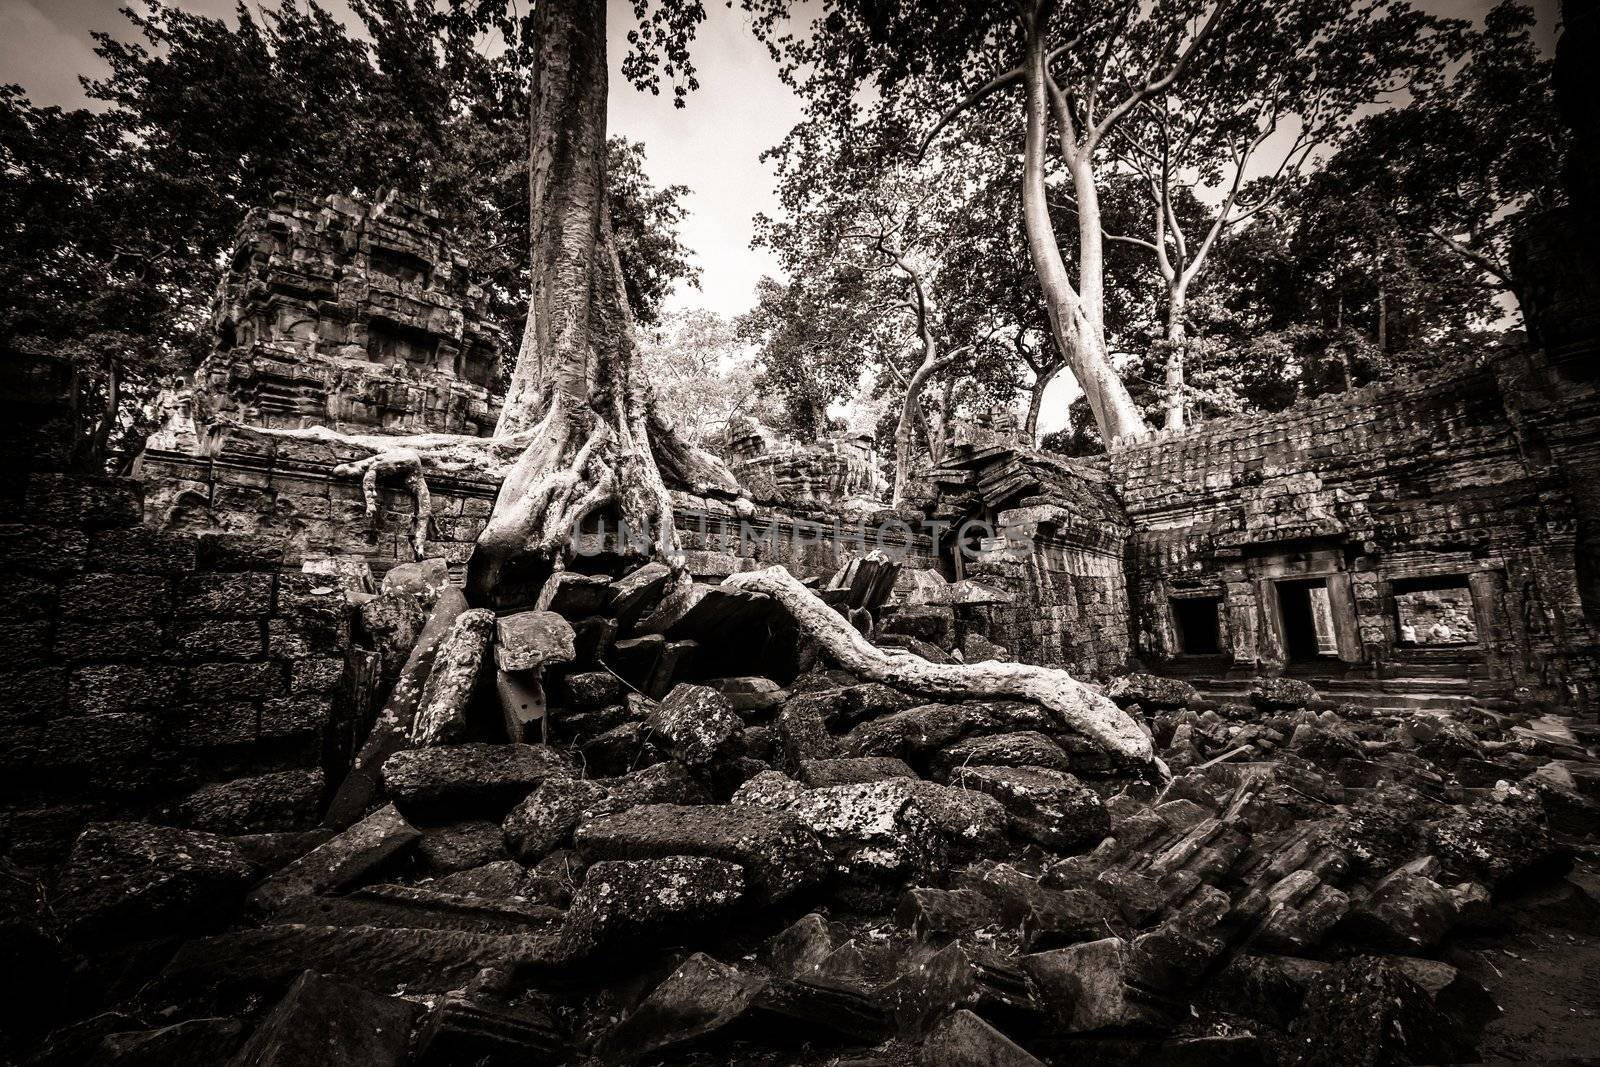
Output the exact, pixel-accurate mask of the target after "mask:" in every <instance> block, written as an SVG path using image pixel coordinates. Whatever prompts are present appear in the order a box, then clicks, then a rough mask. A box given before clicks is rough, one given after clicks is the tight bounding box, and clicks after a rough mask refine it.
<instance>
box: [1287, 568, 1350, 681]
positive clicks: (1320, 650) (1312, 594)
mask: <svg viewBox="0 0 1600 1067" xmlns="http://www.w3.org/2000/svg"><path fill="white" fill-rule="evenodd" d="M1278 615H1279V618H1280V619H1281V620H1282V622H1283V651H1284V654H1285V655H1286V656H1287V657H1288V659H1289V662H1291V663H1309V662H1315V661H1317V660H1320V659H1330V658H1333V657H1336V656H1337V655H1338V654H1339V646H1338V643H1337V641H1336V639H1335V638H1334V634H1333V611H1332V608H1331V607H1330V605H1329V602H1328V583H1327V582H1326V581H1325V580H1324V579H1321V578H1312V579H1307V580H1303V581H1293V582H1279V583H1278Z"/></svg>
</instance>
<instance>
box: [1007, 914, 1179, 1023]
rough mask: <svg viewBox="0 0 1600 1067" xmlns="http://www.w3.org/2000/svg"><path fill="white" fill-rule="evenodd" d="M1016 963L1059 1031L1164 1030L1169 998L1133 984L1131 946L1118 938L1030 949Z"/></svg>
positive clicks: (1168, 1019)
mask: <svg viewBox="0 0 1600 1067" xmlns="http://www.w3.org/2000/svg"><path fill="white" fill-rule="evenodd" d="M1020 962H1021V965H1022V967H1023V969H1024V970H1026V971H1027V972H1028V975H1029V976H1030V977H1031V978H1032V979H1033V981H1034V983H1035V984H1036V985H1037V987H1038V989H1039V991H1040V994H1041V996H1042V1001H1043V1003H1044V1004H1045V1005H1046V1006H1047V1007H1048V1008H1049V1009H1050V1011H1051V1013H1052V1015H1053V1017H1054V1019H1055V1022H1056V1024H1057V1025H1058V1026H1059V1027H1060V1028H1061V1030H1062V1031H1063V1032H1065V1033H1069V1034H1081V1033H1088V1032H1091V1031H1095V1030H1104V1029H1108V1028H1111V1027H1116V1028H1119V1029H1127V1030H1164V1029H1166V1028H1167V1027H1169V1026H1170V1025H1171V1024H1172V1022H1173V1019H1174V1014H1173V1012H1174V1005H1173V1003H1172V1002H1171V1001H1169V1000H1167V999H1166V998H1164V997H1160V996H1157V995H1155V994H1153V993H1151V992H1149V991H1147V990H1145V989H1144V988H1142V987H1141V986H1139V985H1138V984H1137V976H1138V973H1139V972H1138V960H1137V959H1136V958H1135V954H1134V949H1133V945H1132V943H1130V942H1128V941H1124V940H1123V939H1122V938H1120V937H1107V938H1101V939H1100V940H1098V941H1088V942H1085V943H1083V944H1081V945H1071V946H1068V947H1067V948H1058V949H1052V950H1051V951H1049V952H1036V953H1033V954H1032V955H1028V956H1023V957H1022V959H1021V961H1020Z"/></svg>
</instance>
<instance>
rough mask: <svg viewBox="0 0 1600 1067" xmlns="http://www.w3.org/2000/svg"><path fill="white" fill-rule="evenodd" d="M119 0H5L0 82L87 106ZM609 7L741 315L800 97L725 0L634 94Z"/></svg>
mask: <svg viewBox="0 0 1600 1067" xmlns="http://www.w3.org/2000/svg"><path fill="white" fill-rule="evenodd" d="M929 2H937V0H929ZM1557 2H1558V0H1535V2H1534V6H1535V8H1536V9H1537V10H1538V12H1539V16H1540V23H1541V25H1540V31H1541V38H1542V40H1543V41H1544V43H1546V44H1547V45H1548V44H1549V42H1551V41H1553V39H1554V34H1555V25H1556V15H1555V12H1556V7H1557ZM123 3H124V0H0V83H13V82H14V83H17V84H20V85H22V86H23V88H25V89H26V90H27V91H28V93H29V95H30V96H31V98H32V99H33V101H34V102H35V103H37V104H59V105H62V106H64V107H74V106H79V105H81V104H83V103H84V102H85V101H84V96H83V93H82V90H81V88H80V86H79V84H78V77H79V76H80V75H83V74H89V75H95V74H99V73H101V72H102V71H103V70H104V67H103V65H102V64H101V63H100V62H99V60H98V59H97V57H96V56H95V55H94V52H93V42H92V41H91V40H90V37H89V33H90V31H92V30H111V31H113V32H116V33H118V34H119V35H121V34H124V33H125V32H126V26H127V24H126V22H125V20H123V19H122V18H121V16H119V15H118V14H117V8H118V7H119V6H121V5H122V4H123ZM609 3H610V16H609V17H610V26H609V28H610V37H611V42H610V45H611V47H610V55H611V62H612V69H613V76H612V92H611V97H610V128H611V131H612V132H613V133H620V134H623V135H624V136H627V137H630V138H633V139H635V140H640V141H643V142H644V143H645V146H646V149H647V152H648V166H649V172H650V176H651V178H652V179H653V180H654V181H655V182H656V183H658V184H682V185H686V186H688V187H689V188H690V189H691V190H693V193H692V195H691V196H690V198H689V201H688V206H689V209H690V212H691V214H690V215H689V217H688V219H686V220H685V221H684V223H683V227H682V233H683V238H684V241H685V243H686V244H688V246H689V247H690V248H692V249H694V251H695V253H696V258H697V261H698V263H699V265H700V267H701V270H702V280H701V289H700V290H698V291H696V290H692V289H689V290H684V289H680V291H679V293H678V294H677V296H676V298H675V300H674V302H673V303H674V305H675V306H678V307H696V306H699V307H706V308H709V309H711V310H713V311H717V312H720V313H721V314H724V315H730V316H731V315H736V314H738V313H740V312H742V311H744V310H746V309H747V308H749V306H750V304H751V302H752V293H753V291H754V288H755V284H756V281H757V279H759V278H760V276H761V275H762V274H764V273H765V274H773V273H777V266H776V264H775V262H774V261H773V259H772V257H771V256H769V255H767V254H766V253H764V252H760V251H756V250H754V249H752V248H750V236H751V232H752V226H751V217H752V216H753V215H755V214H756V213H757V212H761V211H768V212H771V211H774V210H775V209H776V206H775V200H774V197H773V188H772V186H773V182H772V176H771V174H770V173H769V171H768V169H767V168H766V167H765V166H764V165H763V164H762V163H761V162H760V161H759V159H758V158H757V157H758V156H759V155H760V153H761V151H762V150H763V149H766V148H768V147H770V146H772V145H773V144H776V143H777V142H778V141H779V140H780V139H782V137H783V135H784V134H785V133H786V132H788V130H789V128H790V127H791V126H793V125H794V123H795V122H796V121H797V120H798V119H799V117H800V108H799V105H798V102H797V101H796V100H795V99H794V97H793V96H792V95H791V94H790V93H789V92H788V90H787V89H786V88H785V87H784V86H783V85H782V83H780V82H779V80H778V76H777V71H776V68H775V66H774V64H773V63H772V60H771V57H770V56H769V55H768V54H767V51H766V49H765V48H764V47H763V46H762V45H760V44H759V43H757V41H756V40H755V38H754V36H753V35H752V34H751V33H750V31H749V29H748V27H747V26H746V25H745V21H744V16H743V15H742V13H740V12H738V11H737V10H732V11H730V10H728V9H727V8H726V7H725V6H724V5H723V4H722V3H721V2H718V0H710V2H708V3H707V4H706V8H707V12H708V17H707V21H706V24H705V25H704V26H702V27H701V30H700V33H699V36H698V38H697V40H696V44H695V51H694V59H695V64H696V66H697V67H698V68H699V80H700V90H699V92H696V93H693V94H691V95H690V96H689V100H688V107H686V108H682V109H678V108H674V107H673V106H672V100H671V97H670V94H666V95H663V96H660V97H651V96H648V95H645V94H641V93H636V92H634V91H633V90H632V89H631V88H630V87H629V86H628V85H627V84H626V83H625V82H624V81H623V80H622V79H621V77H620V75H618V74H616V73H615V71H616V67H617V65H618V64H619V63H620V62H621V58H622V55H623V53H624V51H625V49H626V42H625V41H624V40H623V37H624V35H625V34H626V32H627V28H628V22H629V21H630V20H631V16H632V12H631V7H632V4H631V2H630V0H609ZM322 5H323V6H324V7H326V8H328V9H329V10H331V11H334V12H336V13H339V14H343V15H348V9H347V8H345V6H344V3H343V0H322ZM178 6H180V7H183V8H185V9H188V10H191V11H197V12H203V13H205V14H210V15H217V16H226V17H230V18H231V16H232V14H233V11H234V7H235V4H234V0H181V2H180V3H179V5H178ZM273 6H275V4H274V5H273ZM736 6H737V5H736ZM1418 6H1420V7H1422V8H1424V9H1426V10H1429V11H1432V12H1435V13H1437V14H1441V15H1450V16H1455V17H1461V18H1472V19H1481V17H1482V15H1483V13H1484V12H1486V11H1487V10H1488V9H1489V8H1490V7H1492V6H1493V0H1420V2H1419V4H1418ZM1067 377H1068V376H1066V375H1063V376H1062V377H1061V378H1059V379H1057V382H1056V383H1054V385H1053V387H1052V389H1051V390H1050V393H1048V394H1047V395H1046V404H1045V410H1046V412H1048V413H1049V414H1048V416H1047V417H1046V418H1045V419H1044V420H1043V428H1044V429H1047V430H1048V429H1054V428H1057V427H1058V426H1059V425H1061V423H1062V421H1063V419H1062V417H1061V414H1060V413H1062V412H1063V411H1064V408H1065V404H1066V401H1067V398H1068V393H1069V391H1070V392H1075V390H1074V389H1072V388H1071V386H1070V384H1069V382H1068V381H1067ZM1052 394H1054V395H1052Z"/></svg>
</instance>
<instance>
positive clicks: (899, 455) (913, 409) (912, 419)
mask: <svg viewBox="0 0 1600 1067" xmlns="http://www.w3.org/2000/svg"><path fill="white" fill-rule="evenodd" d="M937 353H938V349H937V348H936V347H935V346H934V342H933V340H932V338H931V337H929V336H927V335H924V337H923V342H922V363H921V365H920V366H918V367H917V369H916V370H915V371H913V372H912V374H911V378H910V380H909V381H907V382H906V395H905V399H904V400H902V401H901V403H900V421H899V422H897V423H896V424H895V428H894V488H893V490H892V492H891V493H890V498H889V499H890V503H891V504H893V505H894V506H895V507H899V506H900V503H901V501H903V500H905V496H906V485H907V483H908V482H910V480H911V453H912V451H913V446H914V443H915V442H914V438H915V436H916V434H915V429H916V424H917V422H918V420H919V419H920V418H921V415H922V408H921V404H920V398H921V396H922V390H923V387H924V386H926V385H927V384H928V379H930V378H932V377H933V376H934V375H935V374H937V373H938V372H939V371H940V370H941V369H942V368H943V367H944V361H942V360H940V359H939V358H938V354H937ZM923 432H924V433H925V434H926V433H927V427H926V424H924V429H923ZM928 447H929V449H930V450H934V451H936V450H937V448H938V445H937V443H936V442H935V441H934V440H933V438H932V437H931V436H929V438H928ZM934 458H935V459H936V460H937V458H938V457H937V455H935V457H934Z"/></svg>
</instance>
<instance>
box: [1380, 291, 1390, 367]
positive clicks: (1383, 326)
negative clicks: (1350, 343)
mask: <svg viewBox="0 0 1600 1067" xmlns="http://www.w3.org/2000/svg"><path fill="white" fill-rule="evenodd" d="M1388 354H1389V294H1388V293H1387V292H1386V291H1385V290H1384V288H1383V283H1382V282H1379V283H1378V355H1380V356H1387V355H1388Z"/></svg>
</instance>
